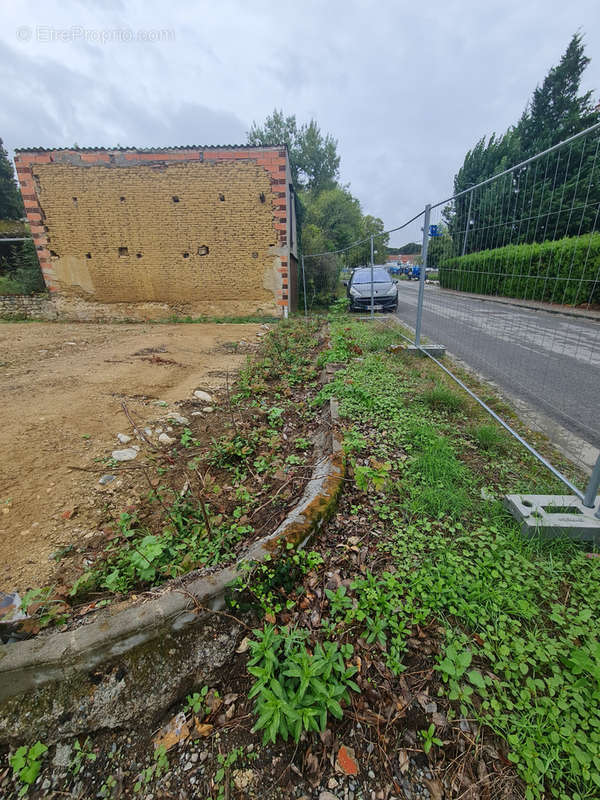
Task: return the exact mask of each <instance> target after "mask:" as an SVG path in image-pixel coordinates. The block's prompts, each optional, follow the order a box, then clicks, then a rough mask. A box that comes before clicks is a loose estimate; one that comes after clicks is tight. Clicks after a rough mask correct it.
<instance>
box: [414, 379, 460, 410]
mask: <svg viewBox="0 0 600 800" xmlns="http://www.w3.org/2000/svg"><path fill="white" fill-rule="evenodd" d="M423 400H424V401H425V402H426V403H427V405H428V406H429V408H433V409H435V410H436V411H440V410H445V411H452V412H454V411H461V410H462V409H463V408H465V406H466V404H467V403H466V400H465V398H464V397H462V396H461V395H460V394H458V393H457V392H453V391H452V389H449V388H448V386H446V385H445V384H443V383H436V384H435V386H432V387H431V388H430V389H426V390H425V391H424V392H423Z"/></svg>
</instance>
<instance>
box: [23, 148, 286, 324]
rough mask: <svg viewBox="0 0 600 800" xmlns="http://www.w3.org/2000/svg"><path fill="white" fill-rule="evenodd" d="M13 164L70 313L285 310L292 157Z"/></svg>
mask: <svg viewBox="0 0 600 800" xmlns="http://www.w3.org/2000/svg"><path fill="white" fill-rule="evenodd" d="M15 160H16V163H17V173H18V175H19V179H20V182H21V188H22V192H23V198H24V202H25V206H26V209H27V214H28V217H29V221H30V224H31V226H32V234H33V236H34V240H35V241H36V247H37V250H38V255H39V258H40V264H41V267H42V271H43V273H44V279H45V281H46V284H47V286H48V288H49V289H50V291H52V292H53V293H56V294H57V295H59V296H60V297H61V299H62V300H63V303H62V306H63V307H64V306H65V305H67V301H69V300H71V301H75V300H77V301H78V302H81V301H83V302H88V303H90V302H91V303H94V304H115V303H126V304H132V303H141V304H155V303H158V304H166V306H167V307H171V306H179V307H181V306H183V310H184V313H194V312H198V313H213V314H214V313H234V314H240V313H255V312H261V313H269V312H270V313H280V312H281V309H282V307H283V308H286V307H287V306H288V268H289V250H290V247H289V240H290V239H292V240H293V239H295V231H294V232H293V234H292V232H291V231H290V235H288V227H289V225H293V219H290V221H289V225H288V212H287V207H288V203H289V193H288V187H287V176H288V172H289V168H288V163H287V154H286V151H285V150H280V149H278V148H257V149H250V150H243V149H242V150H240V149H239V148H232V149H221V148H215V149H209V150H204V151H202V150H198V149H188V148H185V149H176V150H171V151H156V152H146V151H102V150H101V151H92V152H84V151H63V150H55V151H43V152H38V151H30V152H25V151H24V152H19V154H18V155H17V157H16V159H15Z"/></svg>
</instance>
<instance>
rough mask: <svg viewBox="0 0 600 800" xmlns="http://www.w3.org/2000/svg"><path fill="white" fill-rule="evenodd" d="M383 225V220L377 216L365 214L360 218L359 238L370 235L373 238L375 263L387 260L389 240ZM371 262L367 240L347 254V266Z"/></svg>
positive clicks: (369, 245)
mask: <svg viewBox="0 0 600 800" xmlns="http://www.w3.org/2000/svg"><path fill="white" fill-rule="evenodd" d="M384 229H385V226H384V224H383V220H382V219H380V218H379V217H373V216H371V215H370V214H367V215H366V216H364V217H363V218H362V223H361V234H360V238H361V239H367V238H369V237H370V236H371V235H372V236H373V237H374V239H373V261H374V263H375V264H385V263H386V261H387V253H388V248H387V243H388V242H389V240H390V235H389V233H386V234H384V233H383V231H384ZM370 263H371V242H370V241H367V242H365V243H364V244H362V245H361V246H360V247H357V248H355V249H353V250H351V251H350V252H349V254H348V259H347V264H348V266H352V267H355V266H358V265H360V264H370Z"/></svg>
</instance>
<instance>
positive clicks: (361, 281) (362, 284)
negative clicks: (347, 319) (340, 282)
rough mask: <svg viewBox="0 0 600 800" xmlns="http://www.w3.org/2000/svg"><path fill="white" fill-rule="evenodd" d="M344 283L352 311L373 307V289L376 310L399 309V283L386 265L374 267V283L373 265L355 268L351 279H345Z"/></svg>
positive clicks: (366, 309)
mask: <svg viewBox="0 0 600 800" xmlns="http://www.w3.org/2000/svg"><path fill="white" fill-rule="evenodd" d="M344 283H345V284H346V294H347V295H348V300H349V308H350V311H368V310H369V309H370V308H371V291H372V292H373V306H374V308H375V310H376V311H396V310H397V309H398V283H397V282H396V281H395V280H393V279H392V278H391V277H390V274H389V273H388V271H387V269H385V267H374V268H373V283H372V284H371V267H359V268H358V269H355V270H354V272H353V273H352V275H351V276H350V280H349V281H344ZM371 287H372V289H371Z"/></svg>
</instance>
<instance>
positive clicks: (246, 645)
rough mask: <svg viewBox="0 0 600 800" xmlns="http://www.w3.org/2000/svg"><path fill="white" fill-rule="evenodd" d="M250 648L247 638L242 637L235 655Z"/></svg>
mask: <svg viewBox="0 0 600 800" xmlns="http://www.w3.org/2000/svg"><path fill="white" fill-rule="evenodd" d="M249 647H250V639H249V638H248V637H247V636H244V638H243V639H242V641H241V642H240V645H239V647H238V648H237V650H236V651H235V652H236V653H245V652H246V650H247V649H248V648H249Z"/></svg>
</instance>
